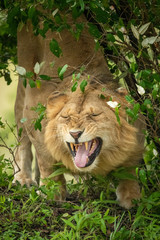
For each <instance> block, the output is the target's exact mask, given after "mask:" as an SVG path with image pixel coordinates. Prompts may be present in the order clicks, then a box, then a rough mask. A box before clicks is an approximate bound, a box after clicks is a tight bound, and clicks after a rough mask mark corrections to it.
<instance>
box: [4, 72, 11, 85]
mask: <svg viewBox="0 0 160 240" xmlns="http://www.w3.org/2000/svg"><path fill="white" fill-rule="evenodd" d="M4 79H5V81H6V82H7V85H10V84H11V82H12V80H11V76H10V72H5V74H4Z"/></svg>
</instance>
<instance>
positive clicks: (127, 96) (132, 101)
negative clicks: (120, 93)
mask: <svg viewBox="0 0 160 240" xmlns="http://www.w3.org/2000/svg"><path fill="white" fill-rule="evenodd" d="M125 99H126V100H127V102H129V103H134V99H133V98H132V97H131V96H130V95H126V96H125Z"/></svg>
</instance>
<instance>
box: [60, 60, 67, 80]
mask: <svg viewBox="0 0 160 240" xmlns="http://www.w3.org/2000/svg"><path fill="white" fill-rule="evenodd" d="M67 68H68V65H67V64H65V65H64V66H63V67H61V68H59V69H58V76H59V78H60V79H61V80H63V75H64V73H65V72H66V70H67Z"/></svg>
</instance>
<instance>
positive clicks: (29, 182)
mask: <svg viewBox="0 0 160 240" xmlns="http://www.w3.org/2000/svg"><path fill="white" fill-rule="evenodd" d="M17 182H19V183H20V184H21V186H24V185H26V186H27V187H30V186H32V185H35V186H36V185H37V182H36V181H34V180H33V179H31V178H24V177H15V178H14V179H13V181H12V184H17Z"/></svg>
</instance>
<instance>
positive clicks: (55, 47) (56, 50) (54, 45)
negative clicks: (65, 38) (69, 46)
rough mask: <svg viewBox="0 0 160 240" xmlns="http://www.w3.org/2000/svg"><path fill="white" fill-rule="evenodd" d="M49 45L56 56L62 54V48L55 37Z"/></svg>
mask: <svg viewBox="0 0 160 240" xmlns="http://www.w3.org/2000/svg"><path fill="white" fill-rule="evenodd" d="M49 47H50V50H51V52H52V53H53V54H54V55H55V56H56V57H60V56H61V55H62V50H61V48H60V47H59V44H58V42H57V41H56V40H55V39H52V40H51V41H50V43H49Z"/></svg>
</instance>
